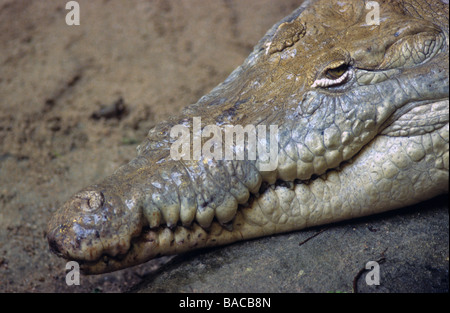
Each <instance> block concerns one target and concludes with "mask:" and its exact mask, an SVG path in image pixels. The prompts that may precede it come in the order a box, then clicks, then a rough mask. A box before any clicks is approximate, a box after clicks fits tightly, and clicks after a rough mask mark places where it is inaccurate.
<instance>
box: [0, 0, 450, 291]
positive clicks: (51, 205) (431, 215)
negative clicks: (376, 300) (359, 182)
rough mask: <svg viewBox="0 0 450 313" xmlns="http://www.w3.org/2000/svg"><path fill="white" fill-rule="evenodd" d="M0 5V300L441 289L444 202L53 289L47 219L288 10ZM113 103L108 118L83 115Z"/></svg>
mask: <svg viewBox="0 0 450 313" xmlns="http://www.w3.org/2000/svg"><path fill="white" fill-rule="evenodd" d="M66 2H67V1H65V0H53V1H48V0H45V1H44V0H42V1H29V0H0V292H125V291H130V290H131V291H150V292H154V291H169V292H171V291H175V292H176V291H187V292H189V291H190V292H192V291H210V292H211V291H218V292H220V291H235V292H241V291H254V292H255V291H256V292H259V291H261V292H265V291H288V292H289V291H290V292H297V291H313V292H314V291H315V292H317V291H323V292H330V291H331V292H336V291H345V292H347V291H351V285H352V280H353V278H354V277H355V275H356V273H358V271H359V270H360V268H361V267H362V266H364V264H365V262H367V260H376V259H378V258H380V255H384V256H386V259H387V261H386V264H385V265H383V266H384V267H383V275H384V276H383V279H384V281H383V283H384V285H383V286H381V287H382V288H379V289H370V288H368V286H364V283H363V279H361V281H360V285H362V286H361V288H366V289H363V290H365V291H367V292H373V291H374V290H375V291H378V292H389V291H403V292H405V291H406V292H411V291H422V292H423V291H446V292H448V261H449V256H448V255H449V252H448V251H449V249H448V236H449V234H448V232H449V231H448V200H447V198H446V197H438V198H437V199H434V200H431V201H428V202H424V203H422V204H419V205H417V206H415V207H413V208H408V209H406V210H402V211H400V212H394V213H392V214H388V215H384V216H382V217H371V218H370V219H363V220H357V221H349V222H346V223H342V224H338V225H334V226H333V227H331V228H329V229H327V231H325V232H323V233H322V234H321V235H320V236H317V237H315V238H314V239H313V240H310V241H308V244H305V245H303V246H302V247H301V249H300V248H299V244H298V243H299V242H302V241H304V240H306V239H307V238H309V237H310V236H313V235H314V234H315V233H316V232H317V231H318V230H317V229H312V230H307V231H304V232H296V233H292V234H287V235H283V236H272V237H267V238H263V239H260V240H254V241H249V242H243V243H239V244H235V245H231V246H228V247H226V248H223V249H222V248H220V249H213V250H208V251H203V252H198V253H197V252H196V253H192V254H188V255H186V256H183V257H177V258H175V259H172V261H170V262H169V263H166V262H167V261H168V260H167V259H160V260H155V261H151V262H148V263H146V264H143V265H140V266H137V267H135V268H132V269H126V270H123V271H119V272H116V273H111V274H104V275H98V276H90V277H86V276H82V278H81V285H80V286H67V285H66V283H65V273H66V271H65V263H66V262H65V260H62V259H59V258H57V257H56V256H54V255H53V254H51V253H50V252H49V250H48V246H47V242H46V240H45V237H44V235H45V229H46V223H47V220H48V219H49V217H50V215H51V214H52V213H53V212H54V211H55V210H56V209H57V208H58V207H59V206H60V205H61V204H62V203H63V202H64V201H65V200H66V199H67V198H68V197H69V196H71V195H72V194H73V193H75V192H77V191H78V190H80V189H81V188H82V187H84V186H86V185H89V184H91V183H93V182H95V181H98V180H100V179H101V178H103V177H105V176H107V175H109V174H111V173H112V172H113V171H114V170H115V169H116V168H117V167H119V166H120V165H121V164H123V163H125V162H128V161H129V160H131V159H132V158H133V157H134V156H135V148H136V146H137V144H138V143H139V142H140V141H141V140H142V139H143V138H144V137H145V135H146V134H147V132H148V130H149V129H150V128H151V127H152V126H153V125H155V124H156V123H157V122H159V121H161V120H164V119H165V118H167V117H168V116H171V115H173V114H178V113H179V112H180V109H181V108H182V107H184V106H185V105H187V104H190V103H194V102H196V101H197V100H198V99H199V98H200V97H201V96H202V95H204V94H205V93H207V92H208V91H209V90H211V89H212V88H213V87H214V86H216V85H217V84H218V83H220V82H221V81H223V80H224V79H225V78H226V77H227V76H228V75H229V73H231V71H232V70H233V69H234V68H236V67H237V66H238V65H240V64H241V63H242V61H243V60H244V59H245V57H246V56H247V55H248V54H249V52H250V51H251V49H252V47H253V46H254V45H255V44H256V42H257V41H258V40H259V39H260V38H261V37H262V35H263V34H264V33H265V32H266V31H267V30H268V29H269V27H271V26H272V25H273V24H274V23H275V22H277V21H278V20H280V19H281V18H283V17H284V16H285V15H287V14H289V13H290V12H291V11H292V10H293V9H295V8H296V7H297V6H298V5H299V4H300V3H301V2H302V1H301V0H170V1H169V0H152V1H144V0H128V1H122V0H109V1H108V0H103V1H102V0H96V1H88V0H79V1H78V2H79V3H80V7H81V25H80V26H67V25H66V24H65V16H66V14H67V12H68V11H67V10H66V9H65V4H66ZM119 99H123V104H124V105H125V108H126V111H125V112H124V113H123V114H120V115H119V116H113V117H109V118H106V117H104V118H100V119H95V118H93V117H92V116H93V114H94V113H96V112H99V110H100V109H102V108H108V107H111V106H112V105H114V104H115V103H117V102H118V101H119Z"/></svg>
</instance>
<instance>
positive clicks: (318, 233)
mask: <svg viewBox="0 0 450 313" xmlns="http://www.w3.org/2000/svg"><path fill="white" fill-rule="evenodd" d="M328 228H329V227H327V228H324V229H321V230H319V231H318V232H317V233H315V234H314V235H312V236H310V237H308V238H306V239H305V240H303V241H302V242H300V243H299V244H298V245H299V246H301V245H303V244H305V243H307V242H308V241H310V240H311V239H313V238H314V237H316V236H318V235H320V234H321V233H323V232H324V231H326V230H328Z"/></svg>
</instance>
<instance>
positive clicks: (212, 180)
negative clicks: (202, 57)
mask: <svg viewBox="0 0 450 313" xmlns="http://www.w3.org/2000/svg"><path fill="white" fill-rule="evenodd" d="M422 2H423V3H422ZM424 8H426V10H424ZM380 14H381V15H380V16H381V20H380V23H379V25H369V24H367V21H366V15H367V10H366V6H365V2H364V1H353V0H352V1H328V0H327V1H325V0H324V1H321V0H317V1H306V2H305V3H304V4H303V5H302V6H301V7H300V8H298V9H297V10H295V11H294V12H293V13H292V14H291V15H289V16H288V17H286V18H285V19H283V20H282V21H280V22H279V23H277V24H276V25H275V26H274V27H273V28H272V29H270V30H269V31H268V33H267V34H266V35H265V36H264V37H263V38H262V39H261V41H260V42H259V43H258V44H257V45H256V47H255V48H254V50H253V52H252V53H251V54H250V56H249V57H248V58H247V59H246V61H245V62H244V64H243V65H242V66H240V67H238V68H237V69H236V70H235V71H234V72H233V73H232V74H231V75H230V76H229V77H228V78H227V79H226V80H225V81H224V82H223V83H222V84H220V85H218V86H217V87H216V88H215V89H214V90H212V91H211V92H210V93H209V94H207V95H205V96H204V97H202V98H201V99H200V100H199V101H198V102H197V103H196V104H194V105H191V106H189V107H187V108H186V109H185V110H184V111H183V113H182V116H181V117H176V118H175V117H174V118H171V119H169V120H168V121H167V122H164V123H160V124H159V125H157V126H156V127H155V128H154V129H152V130H151V131H150V132H149V134H148V137H147V138H146V140H145V141H144V142H143V143H142V144H141V145H140V146H139V147H138V156H137V157H136V158H135V159H134V160H132V161H131V162H130V163H129V164H127V165H124V166H122V167H121V168H119V169H118V170H117V171H116V172H115V173H114V174H113V175H112V176H110V177H108V178H106V179H105V180H104V181H102V182H101V183H99V184H97V185H93V186H91V187H88V188H86V189H84V191H82V192H80V193H78V194H77V195H75V196H74V197H73V198H72V199H70V200H69V201H68V202H67V203H66V204H65V205H64V206H63V207H62V208H61V209H60V210H59V211H58V212H56V213H55V215H54V217H53V218H52V220H51V221H50V222H49V231H48V239H49V244H50V247H51V248H52V250H53V251H55V252H56V253H57V254H58V255H60V256H62V257H65V258H67V259H75V260H79V261H81V262H82V263H83V264H82V266H83V269H84V271H85V272H86V273H102V272H108V271H113V270H117V269H120V268H124V267H128V266H132V265H135V264H139V263H142V262H145V261H147V260H149V259H151V258H153V257H158V256H160V255H165V254H174V253H181V252H184V251H188V250H192V249H198V248H201V247H208V246H214V245H222V244H227V243H231V242H234V241H237V240H243V239H248V238H254V237H258V236H265V235H269V234H274V233H280V232H287V231H292V230H298V229H302V228H305V227H309V226H313V225H318V224H324V223H329V222H334V221H339V220H343V219H348V218H353V217H359V216H364V215H368V214H373V213H377V212H382V211H386V210H392V209H395V208H399V207H402V206H406V205H410V204H413V203H417V202H419V201H423V200H425V199H429V198H431V197H433V196H436V195H438V194H440V193H445V192H448V174H449V156H448V154H449V135H448V134H449V118H448V115H449V100H448V88H449V78H448V68H449V66H448V17H447V15H448V4H445V3H444V2H440V1H435V2H426V3H425V1H403V2H398V3H397V2H395V1H392V2H381V3H380ZM197 117H201V121H202V124H203V125H220V126H227V125H228V126H232V125H242V126H246V125H250V124H251V125H266V126H267V127H268V126H270V125H275V126H277V129H278V133H277V136H276V140H275V141H276V142H275V144H276V146H277V151H278V153H277V166H276V167H275V168H274V169H270V170H262V167H261V164H262V162H263V161H262V160H261V159H259V158H256V159H251V158H249V157H246V158H245V159H244V160H240V159H233V160H223V159H220V158H211V157H208V156H206V155H204V154H202V155H201V156H200V158H199V159H192V158H191V159H180V160H174V159H173V158H172V157H171V155H170V153H169V151H171V147H172V145H173V144H174V142H175V141H176V139H174V138H173V137H171V129H173V127H174V126H175V125H183V126H185V127H186V128H187V129H189V136H190V138H193V137H194V136H195V135H196V134H195V131H193V124H194V118H197ZM205 129H206V127H204V128H203V130H205ZM267 138H269V137H267ZM208 139H209V138H208V137H202V138H201V143H202V145H201V146H203V145H204V144H207V143H208ZM236 140H237V139H236ZM267 140H268V141H270V143H273V141H274V140H273V139H267ZM225 144H226V143H224V142H222V150H223V151H224V150H225V148H226V146H225ZM235 149H236V150H235V152H237V151H238V150H240V149H244V150H245V152H246V153H248V152H249V148H248V145H244V144H242V146H237V147H235ZM246 155H247V154H246Z"/></svg>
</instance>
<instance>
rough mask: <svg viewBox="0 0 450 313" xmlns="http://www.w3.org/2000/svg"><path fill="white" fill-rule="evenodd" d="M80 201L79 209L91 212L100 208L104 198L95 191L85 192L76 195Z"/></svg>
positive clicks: (100, 193)
mask: <svg viewBox="0 0 450 313" xmlns="http://www.w3.org/2000/svg"><path fill="white" fill-rule="evenodd" d="M77 198H78V199H80V200H82V202H81V205H80V207H81V209H83V210H84V211H93V210H97V209H99V208H101V207H102V205H103V203H104V201H105V197H104V195H103V193H102V192H100V191H95V190H86V191H83V192H81V193H79V194H78V195H77Z"/></svg>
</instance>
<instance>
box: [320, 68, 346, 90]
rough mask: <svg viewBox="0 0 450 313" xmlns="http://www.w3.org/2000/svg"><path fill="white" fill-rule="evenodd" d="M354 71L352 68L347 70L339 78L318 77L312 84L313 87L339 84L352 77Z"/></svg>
mask: <svg viewBox="0 0 450 313" xmlns="http://www.w3.org/2000/svg"><path fill="white" fill-rule="evenodd" d="M352 73H353V72H352V71H351V70H347V71H346V72H345V73H344V74H342V76H341V77H339V78H337V79H329V78H321V79H316V80H315V81H314V83H313V84H312V85H311V88H316V87H329V86H334V85H338V84H340V83H342V82H343V81H345V80H347V79H349V78H351V77H352V76H353V75H352Z"/></svg>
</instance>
